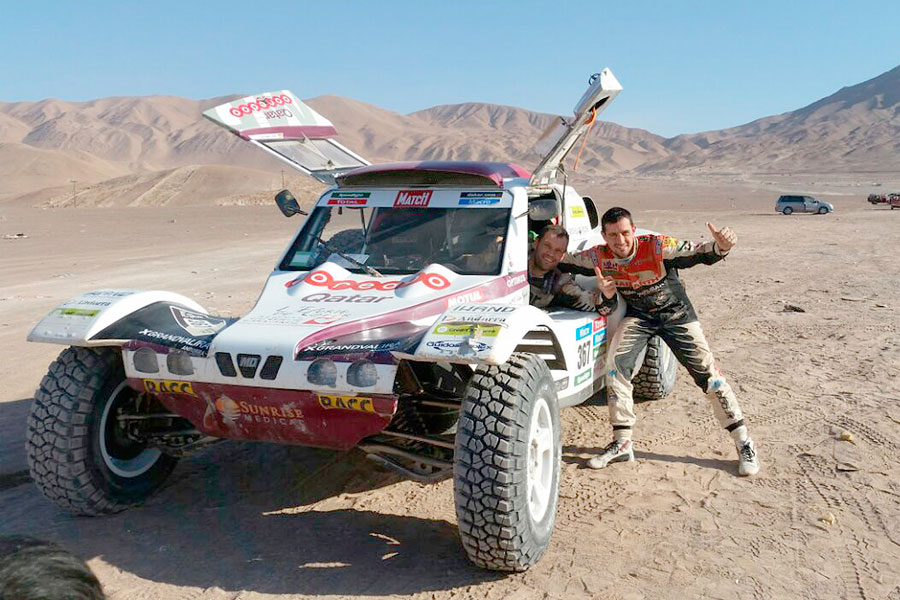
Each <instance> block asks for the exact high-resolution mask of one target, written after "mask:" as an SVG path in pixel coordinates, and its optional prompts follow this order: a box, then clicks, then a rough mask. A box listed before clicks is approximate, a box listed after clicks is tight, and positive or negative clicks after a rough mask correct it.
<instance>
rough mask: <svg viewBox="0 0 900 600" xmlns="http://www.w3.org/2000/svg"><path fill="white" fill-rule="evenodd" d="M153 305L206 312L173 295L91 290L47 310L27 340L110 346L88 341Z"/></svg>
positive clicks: (135, 291)
mask: <svg viewBox="0 0 900 600" xmlns="http://www.w3.org/2000/svg"><path fill="white" fill-rule="evenodd" d="M155 302H172V303H175V304H181V305H183V306H185V307H187V308H190V309H192V310H195V311H197V312H201V313H205V312H206V311H205V310H204V308H203V307H202V306H200V305H199V304H197V303H196V302H194V301H193V300H191V299H190V298H187V297H185V296H182V295H181V294H175V293H173V292H163V291H141V290H127V289H126V290H94V291H91V292H85V293H84V294H81V295H80V296H76V297H75V298H72V299H71V300H68V301H66V302H64V303H62V304H60V305H59V306H57V307H56V308H54V309H53V310H52V311H50V313H49V314H47V316H46V317H44V318H43V319H41V320H40V322H39V323H38V324H37V325H35V326H34V328H33V329H32V330H31V333H29V334H28V341H29V342H46V343H50V344H65V345H67V346H98V345H102V346H110V345H114V344H112V343H111V341H110V340H98V341H95V342H92V341H91V338H92V337H94V336H95V335H97V334H98V333H100V332H101V331H103V330H104V329H105V328H107V327H108V326H110V325H112V324H113V323H115V322H116V321H119V320H121V319H123V318H124V317H126V316H128V315H130V314H131V313H133V312H135V311H136V310H138V309H141V308H143V307H145V306H147V305H149V304H153V303H155Z"/></svg>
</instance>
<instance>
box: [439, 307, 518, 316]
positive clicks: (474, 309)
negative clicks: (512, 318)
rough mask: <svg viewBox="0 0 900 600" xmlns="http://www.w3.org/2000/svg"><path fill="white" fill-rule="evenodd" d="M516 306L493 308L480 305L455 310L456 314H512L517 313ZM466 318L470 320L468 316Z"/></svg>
mask: <svg viewBox="0 0 900 600" xmlns="http://www.w3.org/2000/svg"><path fill="white" fill-rule="evenodd" d="M515 311H516V307H515V306H491V305H480V306H458V307H456V308H454V309H453V312H455V313H495V314H502V313H511V312H515ZM466 318H469V317H468V316H466Z"/></svg>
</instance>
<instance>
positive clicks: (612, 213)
mask: <svg viewBox="0 0 900 600" xmlns="http://www.w3.org/2000/svg"><path fill="white" fill-rule="evenodd" d="M621 219H628V221H629V222H630V223H631V224H632V225H634V219H632V218H631V213H630V212H628V211H627V210H626V209H624V208H622V207H621V206H613V207H612V208H611V209H609V210H608V211H606V212H605V213H603V216H602V217H600V229H602V230H603V231H606V224H607V223H618V222H619V221H620V220H621Z"/></svg>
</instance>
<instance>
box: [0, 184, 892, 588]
mask: <svg viewBox="0 0 900 600" xmlns="http://www.w3.org/2000/svg"><path fill="white" fill-rule="evenodd" d="M854 185H855V184H854ZM774 187H776V186H775V185H774V184H771V183H770V182H761V183H760V184H759V185H756V184H752V185H751V184H748V183H747V182H736V183H734V185H730V184H727V182H722V181H718V182H715V181H711V180H710V181H708V182H706V184H705V185H701V186H690V185H686V184H685V185H683V184H680V183H677V182H675V183H671V184H667V185H665V186H662V185H660V184H659V183H648V182H646V181H631V182H623V181H618V182H614V183H613V185H612V188H611V189H610V190H608V191H607V193H606V194H601V193H600V192H596V193H594V194H593V195H594V197H595V198H597V199H598V201H599V202H598V204H599V205H600V206H601V209H603V208H605V207H606V206H608V205H609V204H610V203H612V202H616V203H621V204H623V205H625V206H627V207H629V208H632V209H633V210H634V212H635V216H636V219H637V221H638V224H639V225H641V226H644V227H648V228H651V229H656V230H659V231H664V232H666V233H669V234H671V235H675V236H678V237H685V238H694V239H699V238H700V237H701V236H703V235H704V234H706V235H708V233H706V228H705V226H704V222H705V221H707V220H712V221H714V222H715V223H716V224H718V225H719V226H723V225H731V226H732V227H733V228H734V229H736V231H737V232H738V234H739V236H740V239H739V243H738V246H737V247H736V248H735V250H734V251H733V252H732V255H731V256H730V257H729V258H728V259H727V261H725V262H724V263H720V264H717V265H715V266H713V267H703V266H700V267H697V268H694V269H692V270H690V271H685V272H684V273H683V278H684V280H685V281H686V283H687V286H688V289H689V292H690V294H691V297H692V299H693V301H694V304H695V306H696V308H697V309H698V312H699V314H700V318H701V321H702V323H703V324H704V328H705V330H706V332H707V335H708V337H709V338H710V342H711V344H712V347H713V349H714V351H715V353H716V356H717V360H718V363H719V366H720V368H721V369H722V370H723V371H724V373H725V374H726V375H727V376H728V378H729V379H730V381H731V382H732V385H733V386H734V387H735V389H736V391H737V392H738V397H739V400H740V402H741V404H742V407H743V409H744V411H745V413H746V414H747V415H748V421H749V423H750V426H751V431H752V433H753V436H754V438H755V439H756V441H757V444H758V447H759V451H760V455H761V458H762V472H761V473H760V474H759V476H757V477H755V478H752V479H749V480H748V479H741V478H739V477H737V476H736V456H735V452H734V450H733V447H732V445H731V442H730V440H729V438H728V437H727V436H726V435H725V433H724V432H722V431H720V430H719V428H718V426H717V425H716V423H715V421H714V419H713V417H712V413H711V410H710V408H709V406H708V405H707V404H706V399H705V398H704V397H703V396H702V395H701V394H700V393H699V391H698V390H697V389H695V388H694V387H693V384H691V383H690V382H689V380H688V378H687V376H686V373H685V372H684V371H683V370H682V371H681V372H680V375H679V381H678V384H677V387H676V389H675V392H674V393H673V395H672V396H670V397H669V398H667V399H665V400H663V401H660V402H656V403H645V404H641V405H639V406H638V407H637V414H638V427H637V429H636V434H635V435H636V440H637V446H636V448H637V452H636V455H637V461H636V462H635V463H631V464H621V465H614V466H613V467H611V468H609V469H607V470H604V471H592V470H589V469H586V468H584V463H585V461H586V459H588V458H590V456H592V455H593V454H594V453H595V452H596V451H597V449H598V447H600V446H602V445H603V444H605V443H606V441H607V440H608V438H609V433H610V432H609V425H608V419H607V412H606V407H605V406H601V405H599V404H591V405H583V406H580V407H576V408H573V409H567V410H565V411H564V413H563V420H564V422H563V428H564V429H563V440H564V441H563V443H564V457H563V460H564V464H563V470H564V473H563V479H562V484H561V500H560V507H559V514H558V519H557V523H556V531H555V533H554V536H553V540H552V542H551V547H550V549H549V550H548V552H547V554H546V555H545V556H544V558H543V560H542V561H541V562H540V563H539V564H538V565H537V566H536V567H534V568H533V569H532V570H531V571H529V572H527V573H525V574H517V575H504V574H497V573H491V572H486V571H481V570H479V569H477V568H475V567H473V566H471V565H470V564H469V563H468V562H467V561H466V559H465V557H464V555H463V552H462V550H461V547H460V545H459V540H458V536H457V532H456V522H455V521H456V519H455V516H454V509H453V502H452V482H450V481H445V482H443V483H439V484H436V485H421V484H418V483H413V482H409V481H404V480H401V479H400V478H398V477H397V476H395V475H393V474H391V473H389V472H385V471H381V470H379V469H376V468H374V467H373V466H372V465H370V464H369V463H367V462H366V461H365V460H364V458H363V456H362V455H361V454H360V453H358V452H348V453H334V452H327V451H321V450H310V449H306V448H291V447H280V446H273V445H265V444H249V443H234V442H226V443H222V444H219V445H216V446H213V447H211V448H208V449H206V450H204V451H201V452H200V453H198V454H195V455H192V456H191V457H189V458H187V459H185V460H183V461H182V462H181V463H179V466H178V467H177V469H176V471H175V473H174V475H173V477H172V478H171V481H170V483H169V484H168V485H167V486H166V487H165V488H164V489H163V491H162V492H161V493H159V494H158V495H156V496H154V497H153V498H152V499H151V500H149V501H148V502H147V503H146V504H145V505H144V506H142V507H140V508H137V509H133V510H131V511H128V512H125V513H121V514H118V515H115V516H111V517H104V518H74V517H70V516H66V515H64V514H62V513H61V512H59V511H57V510H56V509H55V508H54V507H53V506H52V505H51V504H50V503H49V502H47V501H46V500H45V499H44V498H43V497H42V496H41V495H40V493H39V492H38V491H37V489H36V488H35V487H34V485H33V484H32V483H31V482H30V480H29V479H28V474H27V465H26V463H25V456H24V447H23V445H24V429H25V419H26V415H27V413H28V410H29V404H30V401H31V397H32V394H33V390H34V388H35V387H36V385H37V384H38V382H39V380H40V378H41V376H42V374H43V373H44V371H45V370H46V368H47V365H48V364H49V363H50V361H52V360H53V358H54V357H55V355H56V354H57V353H58V351H59V350H60V349H61V348H59V347H54V346H49V345H38V344H28V343H26V342H25V336H26V334H27V332H28V330H29V329H30V328H31V326H32V325H33V324H34V323H35V322H37V321H38V320H39V319H40V317H42V316H43V315H44V314H45V313H46V312H48V311H49V310H50V309H51V308H53V307H54V306H55V305H56V304H57V303H59V302H61V301H63V300H65V299H67V298H69V297H71V296H74V295H76V294H77V293H79V292H81V291H85V290H89V289H92V288H97V287H137V288H144V289H168V290H172V291H176V292H180V293H184V294H186V295H188V296H191V297H193V298H195V299H196V300H198V301H199V302H200V303H201V304H203V305H204V306H206V307H207V309H209V310H210V311H212V312H218V313H227V314H240V313H243V312H245V311H246V310H248V309H249V308H250V307H251V306H252V303H253V302H254V300H255V298H256V295H257V293H258V291H259V289H260V288H261V285H262V283H263V281H264V279H265V277H266V274H267V273H268V271H269V270H270V269H271V268H272V266H273V265H274V264H275V261H276V258H277V256H278V254H279V252H280V251H281V249H282V247H283V245H284V244H285V243H286V241H287V238H288V236H289V235H290V232H291V231H292V230H293V229H294V228H295V227H296V226H298V225H299V221H298V220H296V219H295V220H292V221H288V220H286V219H284V218H283V217H281V215H280V214H278V212H277V211H276V210H275V209H274V207H271V206H270V207H186V208H169V207H158V208H125V209H89V208H84V209H50V210H41V209H37V208H31V207H25V206H14V205H9V204H6V205H0V234H2V235H11V234H15V233H19V232H21V233H25V234H27V235H28V237H27V238H26V239H17V240H6V239H0V262H2V269H0V348H3V352H2V356H3V360H2V361H0V382H2V387H0V534H8V533H27V534H31V535H36V536H39V537H44V538H49V539H52V540H55V541H58V542H60V543H62V544H63V545H65V546H67V547H69V548H70V549H72V550H74V551H75V552H76V553H78V554H80V555H81V556H83V557H84V558H86V559H87V560H88V563H89V565H90V566H91V568H92V569H93V570H94V571H95V572H96V573H97V575H98V576H99V578H100V580H101V582H102V583H103V585H104V587H105V590H106V592H107V594H108V596H109V597H110V598H112V599H121V600H125V599H127V600H135V599H141V600H142V599H167V600H168V599H182V598H184V599H193V598H210V599H215V600H218V599H223V600H224V599H237V598H240V599H242V600H249V599H258V598H309V597H328V598H373V597H385V596H397V597H400V596H403V597H406V596H409V597H414V598H436V599H446V598H492V599H493V598H496V599H499V598H514V599H526V598H612V599H615V598H621V599H629V600H633V599H639V598H672V599H680V598H741V599H748V598H753V599H759V600H762V599H764V598H765V599H769V598H817V599H819V598H852V599H875V598H890V599H893V600H897V599H900V568H898V565H900V331H898V330H900V261H898V260H897V243H898V239H900V236H898V229H900V211H893V212H891V211H890V210H887V209H885V208H873V207H871V206H870V205H868V204H867V203H865V202H864V200H863V199H864V198H865V193H862V192H858V191H854V190H852V189H849V188H848V186H847V185H845V184H844V183H841V182H837V183H836V184H835V185H834V186H833V188H832V189H831V191H830V192H828V193H827V194H826V195H825V196H824V197H825V198H826V199H828V200H830V201H833V202H834V203H835V204H836V205H837V212H836V213H835V214H832V215H827V216H807V215H795V216H792V217H784V216H781V215H776V214H775V213H774V212H773V211H772V209H773V205H774V198H775V196H777V192H774V195H773V191H772V190H773V189H774ZM816 189H818V188H816ZM786 191H787V190H786ZM867 192H868V190H867V191H866V193H867ZM601 199H602V200H601ZM2 235H0V237H2ZM787 305H793V306H796V307H800V308H802V309H803V310H804V311H805V312H794V311H790V310H785V307H786V306H787ZM844 431H849V432H851V434H852V436H853V441H852V442H847V441H840V440H839V439H838V438H839V436H840V434H841V432H844Z"/></svg>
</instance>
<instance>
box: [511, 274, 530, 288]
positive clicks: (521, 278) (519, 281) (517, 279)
mask: <svg viewBox="0 0 900 600" xmlns="http://www.w3.org/2000/svg"><path fill="white" fill-rule="evenodd" d="M527 279H528V278H527V274H526V273H525V271H522V272H521V273H516V274H514V275H507V276H506V287H508V288H511V287H519V286H520V285H524V284H525V282H526V281H527Z"/></svg>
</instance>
